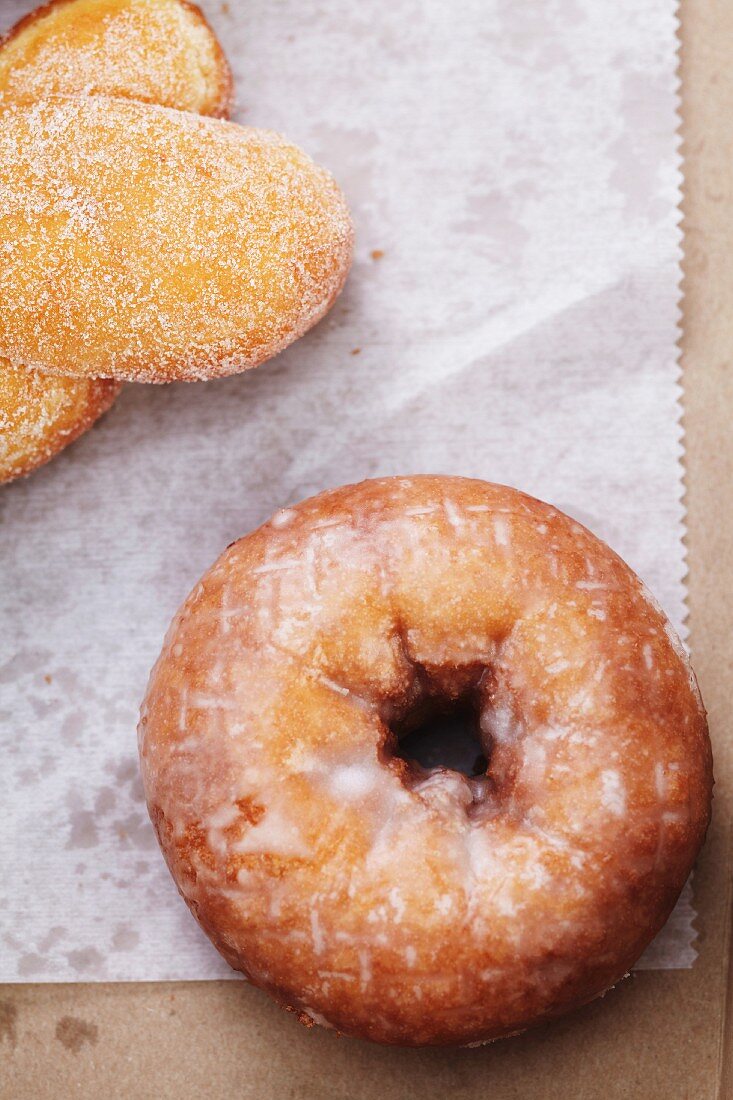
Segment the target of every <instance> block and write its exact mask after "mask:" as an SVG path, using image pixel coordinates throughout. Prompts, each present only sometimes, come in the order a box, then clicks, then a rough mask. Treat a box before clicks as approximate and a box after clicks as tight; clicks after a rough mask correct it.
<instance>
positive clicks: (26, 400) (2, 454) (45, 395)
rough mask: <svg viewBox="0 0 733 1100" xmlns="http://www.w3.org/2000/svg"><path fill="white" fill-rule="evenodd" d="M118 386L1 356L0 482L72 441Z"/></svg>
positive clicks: (104, 408) (45, 459)
mask: <svg viewBox="0 0 733 1100" xmlns="http://www.w3.org/2000/svg"><path fill="white" fill-rule="evenodd" d="M119 391H120V384H119V383H118V382H113V381H110V380H109V379H94V378H85V379H77V378H51V377H49V376H48V375H43V374H39V373H37V372H36V371H29V370H24V369H23V368H22V367H11V366H10V364H9V363H7V362H6V361H2V360H0V482H5V481H12V480H13V479H14V478H16V477H23V476H24V475H25V474H29V473H31V471H32V470H35V469H36V468H37V467H38V466H42V465H43V464H44V462H48V461H49V459H51V458H53V457H54V456H55V455H57V454H58V452H59V451H61V450H63V449H64V447H67V446H68V445H69V443H73V441H74V440H75V439H76V438H77V437H78V436H80V435H81V434H82V432H85V431H86V430H87V428H91V426H92V424H93V423H94V422H95V420H97V419H98V418H99V417H100V416H101V415H102V413H104V412H106V411H107V409H108V408H109V407H110V405H111V404H112V402H113V401H114V399H115V397H116V396H117V394H118V393H119Z"/></svg>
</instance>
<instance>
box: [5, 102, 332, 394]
mask: <svg viewBox="0 0 733 1100" xmlns="http://www.w3.org/2000/svg"><path fill="white" fill-rule="evenodd" d="M351 251H352V229H351V222H350V219H349V215H348V211H347V208H346V205H345V203H344V200H343V197H342V195H341V192H340V191H339V190H338V188H337V186H336V184H335V183H334V181H333V179H332V178H331V176H330V175H329V174H328V173H327V172H325V171H324V170H323V169H321V168H318V167H317V166H316V165H315V164H314V163H313V162H312V161H311V160H310V159H309V158H308V157H307V156H306V155H305V154H304V153H302V152H300V150H298V149H296V148H295V146H293V145H290V144H288V143H287V142H286V141H284V140H283V139H282V138H281V137H279V136H278V135H276V134H273V133H270V132H268V131H264V130H254V129H244V128H242V127H239V126H235V125H234V124H232V123H229V122H223V121H220V120H217V119H209V118H201V117H200V116H198V115H192V114H190V113H187V112H182V111H173V110H169V109H166V108H163V107H154V106H150V105H148V104H142V103H135V102H132V101H131V100H124V99H112V98H107V97H105V96H79V97H53V98H52V99H49V100H44V101H41V102H39V103H35V104H30V105H10V106H7V107H5V108H4V109H2V110H0V257H2V259H1V260H0V301H2V303H3V308H2V312H1V313H0V355H5V356H6V357H7V358H8V359H10V360H11V362H12V363H13V364H15V365H23V366H30V367H34V368H37V369H39V370H46V371H48V372H49V373H52V374H62V375H71V376H88V377H112V378H118V379H120V380H123V381H124V380H130V381H143V382H168V381H174V380H189V379H204V378H212V377H215V376H220V375H226V374H233V373H236V372H237V371H241V370H244V369H246V368H247V367H253V366H257V365H258V364H259V363H262V362H263V361H264V360H265V359H269V358H270V357H271V356H272V355H275V354H276V353H277V352H279V351H281V350H282V349H283V348H285V347H287V345H288V344H290V343H291V342H292V341H293V340H295V339H296V338H297V337H298V336H301V335H302V334H303V333H304V332H305V331H306V330H307V329H309V328H310V327H311V326H312V325H313V324H315V323H316V321H318V320H319V319H320V318H321V317H322V316H323V314H324V313H325V312H326V311H327V310H328V308H329V307H330V305H331V304H332V302H333V301H334V299H335V297H336V295H337V294H338V293H339V291H340V289H341V287H342V285H343V282H344V279H345V278H346V274H347V271H348V268H349V265H350V262H351Z"/></svg>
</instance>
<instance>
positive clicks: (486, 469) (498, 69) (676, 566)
mask: <svg viewBox="0 0 733 1100" xmlns="http://www.w3.org/2000/svg"><path fill="white" fill-rule="evenodd" d="M28 6H29V5H27V4H26V3H19V2H15V0H0V23H2V24H3V25H9V24H10V23H11V22H12V21H13V20H14V19H15V18H17V17H18V16H19V15H21V14H22V13H24V12H25V11H26V10H27V8H28ZM204 7H205V10H206V12H207V14H208V15H209V17H210V19H211V20H212V22H213V24H214V26H215V27H216V29H217V31H218V32H219V34H220V36H221V40H222V42H223V45H224V47H225V49H226V51H227V53H228V55H229V58H230V60H231V63H232V66H233V69H234V72H235V75H236V79H237V86H238V100H239V106H238V109H237V113H236V118H237V119H238V120H239V121H241V122H246V123H248V124H253V125H259V126H266V127H271V128H274V129H277V130H281V131H283V132H284V133H286V134H287V135H288V136H289V137H290V138H291V139H292V140H294V141H295V142H297V143H298V144H300V145H302V146H303V147H304V148H305V149H306V150H307V151H308V152H310V153H311V154H312V155H313V156H314V157H315V158H316V159H317V160H318V161H320V162H322V163H324V164H326V165H327V166H328V167H329V168H330V169H331V170H332V171H333V172H334V174H335V175H336V177H337V178H338V180H339V181H340V183H341V184H342V186H343V188H344V190H345V192H346V195H347V197H348V199H349V202H350V204H351V208H352V210H353V213H354V218H355V222H356V230H357V248H356V260H355V264H354V269H353V273H352V275H351V278H350V280H349V282H348V285H347V288H346V290H345V292H344V294H343V296H342V297H341V299H340V300H339V302H338V304H337V305H336V307H335V308H334V310H333V312H332V313H331V314H330V316H329V317H328V318H327V319H326V320H325V321H324V322H323V323H321V324H320V325H319V326H318V328H317V329H316V330H314V331H313V332H312V333H310V334H309V335H308V336H307V337H306V338H305V339H303V340H301V341H300V342H299V343H297V344H296V345H295V346H293V347H292V348H291V349H290V350H289V351H288V352H286V353H285V354H284V355H281V356H280V357H279V358H277V359H276V360H275V361H273V362H271V363H269V364H267V365H265V366H263V367H261V368H260V369H259V370H257V371H254V372H251V373H249V374H247V375H243V376H240V377H237V378H231V379H228V380H225V381H219V382H214V383H209V384H196V385H185V384H179V385H172V386H168V387H153V386H148V387H143V386H128V387H126V389H125V390H124V392H123V394H122V396H121V397H120V399H119V400H118V402H117V404H116V406H115V408H114V409H113V411H112V412H111V413H110V414H109V415H108V416H107V417H105V418H104V420H103V421H102V422H101V423H100V424H99V425H98V426H97V427H96V428H95V429H94V430H93V431H92V432H90V433H89V434H88V435H87V436H85V437H84V438H83V439H82V440H81V441H79V442H78V443H76V444H75V445H74V446H73V447H72V448H70V449H69V450H68V451H67V452H66V453H65V454H64V455H63V456H62V457H60V458H59V459H57V460H56V461H55V462H53V463H52V464H50V465H49V466H47V467H46V468H45V469H44V470H42V471H41V472H39V473H36V474H34V475H33V476H32V477H31V478H29V479H28V480H27V481H23V482H22V483H17V484H13V485H11V486H9V487H6V488H4V489H2V490H0V500H1V503H0V507H1V509H2V527H1V529H0V543H1V549H0V586H1V588H0V593H1V595H0V598H1V601H2V607H1V610H0V651H1V652H0V709H1V711H2V715H1V718H0V721H1V723H2V726H1V733H0V736H1V737H2V751H3V766H2V769H1V770H0V800H1V802H2V810H3V812H2V815H1V816H0V868H1V869H2V874H1V875H0V979H3V980H9V981H62V980H63V981H68V980H98V979H108V980H112V979H116V980H137V979H147V980H151V979H173V978H176V979H178V978H189V979H190V978H212V977H216V976H227V975H230V974H231V971H229V969H228V967H227V966H226V964H225V963H223V962H222V961H221V960H220V959H219V957H218V955H217V954H216V953H215V951H214V950H213V948H211V947H210V946H209V944H208V942H207V941H206V940H205V938H204V937H203V934H202V933H200V932H199V930H198V928H197V926H196V925H195V923H194V921H193V919H192V918H191V917H190V915H189V913H188V911H187V909H186V907H185V906H184V904H183V903H182V902H181V900H180V899H179V898H178V896H177V894H176V890H175V888H174V886H173V883H172V881H171V880H170V878H169V875H168V872H167V870H166V868H165V866H164V864H163V860H162V858H161V856H160V854H159V852H158V849H157V846H156V842H155V839H154V836H153V831H152V828H151V826H150V824H149V822H148V818H147V814H146V810H145V806H144V803H143V798H142V791H141V787H140V780H139V777H138V769H137V755H136V737H135V726H136V720H137V709H138V705H139V703H140V700H141V698H142V695H143V693H144V690H145V684H146V680H147V676H148V672H149V669H150V667H151V665H152V663H153V661H154V659H155V657H156V656H157V653H158V651H159V648H160V644H161V641H162V637H163V634H164V631H165V629H166V627H167V625H168V623H169V620H170V618H171V617H172V615H173V613H174V611H175V609H176V607H177V605H178V604H179V603H180V602H181V601H182V599H183V597H184V596H185V595H186V594H187V592H188V591H189V589H190V588H191V587H192V586H193V584H194V582H195V581H196V579H197V578H198V576H199V575H200V574H201V573H202V572H203V571H204V570H205V569H206V568H207V567H208V566H209V565H210V563H211V562H212V561H213V559H214V558H215V557H216V556H217V555H218V554H219V552H220V551H221V550H222V549H223V548H224V547H225V546H226V545H227V543H229V542H231V541H232V540H233V539H235V538H237V537H238V536H240V535H242V534H243V533H245V532H246V531H248V530H250V529H251V528H253V527H254V526H256V525H257V524H259V523H260V522H262V521H263V520H264V519H266V518H267V517H268V515H269V514H270V513H271V512H272V511H274V510H275V509H276V508H278V507H280V506H282V505H286V504H288V503H290V502H292V501H296V500H298V499H300V498H302V497H304V496H307V495H309V494H311V493H314V492H317V491H319V490H321V489H323V488H325V487H328V486H333V485H337V484H340V483H344V482H347V481H351V480H359V479H361V478H364V477H370V476H375V475H383V474H397V473H412V472H421V471H432V472H445V473H460V474H469V475H472V476H477V477H483V478H487V479H490V480H494V481H500V482H506V483H509V484H512V485H515V486H518V487H520V488H522V489H524V490H526V491H528V492H530V493H532V494H534V495H536V496H539V497H542V498H545V499H547V500H549V501H552V502H553V503H555V504H556V505H558V506H559V507H561V508H563V509H565V510H566V511H568V512H569V513H571V514H572V515H573V516H575V517H576V518H578V519H579V520H581V521H582V522H583V523H585V524H587V525H588V526H589V527H591V528H592V529H593V530H594V531H595V532H596V533H597V534H598V535H600V536H602V537H603V538H605V539H606V540H607V541H608V542H609V543H610V544H611V545H612V546H613V547H614V548H615V549H616V550H617V551H618V552H619V553H620V554H621V555H622V556H623V557H624V558H626V560H627V561H628V562H629V563H630V564H631V565H632V566H633V567H634V568H635V569H636V570H637V571H638V572H639V573H640V574H641V576H642V577H643V578H644V580H645V581H646V582H647V583H648V584H649V586H650V587H651V588H652V590H653V591H654V592H655V594H656V595H657V597H658V598H659V600H660V601H661V603H662V604H663V605H664V607H665V608H666V610H667V611H668V613H669V615H670V616H671V618H672V620H673V621H674V622H675V623H676V624H677V626H678V627H680V628H681V629H682V630H683V631H684V625H683V624H684V618H685V603H684V598H685V589H684V574H685V562H684V547H683V536H684V509H683V505H682V503H681V497H682V489H683V486H682V468H681V457H682V442H681V437H682V432H681V428H680V424H679V418H680V406H679V397H680V387H679V384H678V378H679V368H678V354H677V348H676V341H677V339H678V336H679V329H678V322H679V309H678V300H679V290H678V283H679V278H680V272H679V259H680V231H679V228H678V223H679V212H678V209H677V204H678V202H679V197H680V196H679V190H678V188H679V184H680V160H679V155H678V151H677V150H678V138H677V136H676V130H677V126H678V117H677V114H676V109H677V91H678V81H677V77H676V65H677V57H676V49H677V45H678V43H677V39H676V29H677V23H676V18H675V4H674V3H673V0H645V3H643V4H640V3H639V2H638V0H522V2H521V3H517V2H516V0H465V2H464V3H462V4H455V3H452V2H451V0H372V2H371V3H363V2H357V0H328V2H327V3H324V2H323V0H318V2H316V0H279V2H274V0H248V2H247V3H246V4H245V3H241V4H240V3H229V4H228V5H224V4H219V3H210V4H204ZM0 308H2V306H1V303H0ZM693 918H694V909H693V908H692V904H691V892H690V891H689V889H688V891H687V892H686V895H685V898H684V900H683V902H682V903H681V905H680V907H678V910H677V912H676V914H675V916H674V917H673V919H672V921H670V923H669V925H668V927H667V929H665V931H664V932H662V934H661V935H660V937H659V938H658V940H657V942H656V943H655V944H654V945H653V946H652V947H651V948H650V949H649V951H648V952H647V955H646V956H645V959H644V961H643V965H646V966H664V967H680V966H689V965H691V964H692V962H693V960H694V958H695V948H694V939H695V933H694V929H693V924H692V922H693Z"/></svg>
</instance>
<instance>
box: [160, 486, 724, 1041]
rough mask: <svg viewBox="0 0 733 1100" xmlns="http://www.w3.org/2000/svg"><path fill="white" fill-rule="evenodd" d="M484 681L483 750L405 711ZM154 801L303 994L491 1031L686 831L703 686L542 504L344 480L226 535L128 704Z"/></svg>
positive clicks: (666, 892) (631, 940)
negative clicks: (477, 757) (416, 729)
mask: <svg viewBox="0 0 733 1100" xmlns="http://www.w3.org/2000/svg"><path fill="white" fill-rule="evenodd" d="M466 694H468V696H469V697H470V698H471V699H472V700H473V702H474V705H475V706H476V708H477V711H478V714H479V716H480V723H481V729H482V732H483V735H484V738H485V743H484V751H485V754H486V756H487V758H488V759H489V769H488V773H487V775H485V776H483V777H480V778H478V779H471V780H469V779H467V778H466V777H463V776H459V775H457V773H454V772H449V771H446V770H438V771H436V772H434V773H431V774H426V773H424V772H419V771H418V772H416V771H415V770H414V769H413V768H410V767H409V766H408V765H407V764H406V763H405V762H404V761H403V760H401V759H400V758H399V756H397V755H395V753H394V745H393V740H392V735H391V733H390V727H391V728H394V726H395V724H399V723H400V722H401V721H403V720H404V718H405V716H406V715H410V714H412V713H414V708H416V707H417V706H421V705H424V704H425V703H426V702H428V701H429V700H430V699H433V698H435V697H438V698H440V699H443V700H450V699H456V698H462V697H464V696H465V695H466ZM140 750H141V767H142V775H143V781H144V786H145V791H146V797H147V800H148V805H149V808H150V812H151V817H152V820H153V822H154V825H155V829H156V832H157V835H158V838H159V840H160V844H161V846H162V849H163V852H164V855H165V858H166V860H167V862H168V865H169V867H170V869H171V872H172V874H173V876H174V879H175V880H176V882H177V884H178V887H179V890H180V891H181V893H182V894H183V896H184V898H185V899H186V901H187V903H188V904H189V906H190V908H191V910H192V912H193V913H194V915H195V916H196V919H197V920H198V921H199V923H200V924H201V926H202V928H203V929H204V930H205V931H206V933H207V934H208V935H209V936H210V938H211V939H212V941H213V942H214V944H215V946H216V947H217V948H218V950H219V951H220V952H221V953H222V954H223V955H224V957H225V958H226V959H227V960H228V961H229V962H230V963H231V965H232V966H233V967H235V969H238V970H241V971H242V972H243V973H245V974H246V975H248V977H249V978H250V979H251V980H252V981H253V982H254V983H255V984H256V985H258V986H260V987H261V988H262V989H264V990H266V991H267V992H268V993H270V994H271V995H272V996H273V997H274V998H275V999H276V1000H277V1001H278V1002H279V1003H280V1004H282V1005H283V1006H284V1007H286V1008H289V1009H291V1010H292V1011H294V1012H296V1013H297V1014H298V1015H299V1018H301V1019H305V1020H306V1021H307V1022H316V1023H320V1024H322V1025H324V1026H331V1027H333V1028H335V1029H336V1030H338V1031H341V1032H344V1033H347V1034H350V1035H354V1036H357V1037H361V1038H368V1039H372V1040H375V1041H378V1042H383V1043H396V1044H403V1045H423V1044H438V1045H442V1044H460V1045H465V1044H470V1043H478V1042H482V1041H486V1040H490V1039H494V1038H499V1037H501V1036H504V1035H507V1034H510V1033H514V1032H516V1031H519V1030H523V1029H525V1028H527V1027H529V1026H532V1025H534V1024H536V1023H538V1022H540V1021H541V1020H543V1019H547V1018H550V1017H552V1016H556V1015H558V1014H559V1013H561V1012H564V1011H567V1010H568V1009H571V1008H573V1007H576V1006H578V1005H581V1004H583V1003H585V1002H586V1001H588V1000H591V999H592V998H594V997H596V996H599V995H600V994H602V993H603V992H604V991H605V990H607V989H608V988H609V987H610V986H612V985H614V984H616V983H617V982H618V981H619V980H620V979H621V978H622V977H623V976H624V975H625V974H626V973H627V972H628V970H629V969H630V968H631V967H632V965H633V964H634V962H635V961H636V959H637V958H638V956H639V955H640V954H641V952H642V950H643V949H644V947H645V946H646V945H647V944H648V942H649V941H650V940H651V939H652V937H653V936H654V935H655V934H656V932H657V931H658V930H659V929H660V927H661V926H662V925H663V923H664V922H665V920H666V919H667V917H668V915H669V913H670V911H671V909H672V907H673V906H674V904H675V901H676V899H677V897H678V895H679V892H680V890H681V888H682V886H683V884H684V882H685V881H686V879H687V877H688V875H689V872H690V869H691V867H692V864H693V861H694V859H695V856H696V854H697V852H698V849H699V847H700V845H701V844H702V841H703V838H704V835H705V831H706V828H707V824H708V821H709V816H710V800H711V788H712V769H711V755H710V742H709V738H708V733H707V723H706V719H705V712H704V708H703V706H702V702H701V699H700V696H699V692H698V690H697V685H696V683H695V680H694V676H693V674H692V672H691V669H690V666H689V663H688V660H687V657H686V655H685V653H684V651H683V649H682V648H681V646H680V643H679V640H678V639H677V637H676V635H675V633H674V631H673V630H672V628H671V627H670V625H669V623H668V622H667V620H666V619H665V617H664V615H663V613H662V612H661V610H660V609H659V607H658V606H657V605H656V604H655V602H654V601H653V599H652V598H651V597H650V595H649V593H648V592H647V591H646V589H645V588H644V586H643V585H642V584H641V582H640V581H639V580H638V578H637V577H635V576H634V574H633V573H632V572H631V570H630V569H629V568H628V566H626V565H625V564H624V563H623V562H622V561H621V560H620V559H619V558H618V557H617V556H616V555H615V554H614V553H613V552H612V551H611V550H609V548H608V547H607V546H605V545H604V544H603V543H601V542H600V541H599V540H598V539H596V538H595V537H594V536H593V535H591V534H590V532H588V531H587V530H585V529H584V528H583V527H581V526H580V525H579V524H577V523H575V522H574V521H573V520H571V519H569V518H568V517H567V516H564V515H563V514H562V513H560V512H558V511H557V510H556V509H554V508H552V507H550V506H548V505H545V504H542V503H541V502H540V501H537V500H533V499H532V498H530V497H527V496H525V495H524V494H521V493H518V492H516V491H515V490H512V489H508V488H506V487H503V486H497V485H489V484H486V483H483V482H479V481H472V480H468V479H461V478H450V477H442V478H441V477H412V478H386V479H382V480H379V481H372V482H365V483H362V484H361V485H356V486H346V487H344V488H342V489H337V490H334V491H331V492H328V493H324V494H322V495H321V496H319V497H315V498H312V499H311V500H308V501H304V502H303V503H302V504H300V505H297V506H294V507H292V508H286V509H283V510H282V511H281V512H279V513H277V514H276V515H275V516H273V518H272V519H271V520H270V521H269V523H267V524H265V525H264V526H263V527H262V528H260V529H259V530H257V531H255V532H253V533H252V534H250V535H248V536H247V537H246V538H244V539H242V540H240V541H239V542H237V543H235V544H234V545H232V546H231V547H230V548H229V549H228V550H227V551H226V553H225V554H224V555H223V556H222V557H221V558H220V559H219V561H218V562H216V563H215V565H214V566H213V567H212V569H210V570H209V572H208V573H207V574H206V575H205V577H204V578H203V579H202V581H201V582H200V583H199V584H198V585H197V586H196V588H195V589H194V591H193V592H192V593H191V595H190V596H189V598H188V600H187V601H186V602H185V604H184V605H183V607H182V609H181V611H180V612H179V614H178V616H177V617H176V619H175V621H174V623H173V625H172V627H171V629H170V631H169V633H168V636H167V638H166V642H165V645H164V649H163V652H162V654H161V657H160V659H159V661H158V663H157V665H156V667H155V669H154V670H153V673H152V675H151V680H150V685H149V689H148V694H147V697H146V700H145V704H144V706H143V710H142V714H141V724H140Z"/></svg>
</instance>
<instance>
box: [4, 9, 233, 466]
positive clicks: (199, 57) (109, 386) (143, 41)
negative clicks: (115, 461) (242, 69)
mask: <svg viewBox="0 0 733 1100" xmlns="http://www.w3.org/2000/svg"><path fill="white" fill-rule="evenodd" d="M231 90H232V82H231V75H230V71H229V66H228V65H227V62H226V59H225V57H224V55H223V53H222V51H221V48H220V46H219V44H218V42H217V41H216V38H215V37H214V35H213V33H212V31H211V29H210V28H209V26H208V25H207V23H206V21H205V19H204V18H203V16H202V15H201V13H200V12H199V11H198V9H197V8H195V7H194V6H193V5H191V4H187V3H182V2H181V0H54V2H53V3H51V4H47V5H45V6H44V7H42V8H39V9H37V10H36V11H34V12H31V14H30V15H27V16H26V17H25V18H24V19H22V20H21V21H20V23H18V24H17V25H16V26H15V27H14V28H13V29H12V30H11V31H10V32H8V34H7V35H6V36H5V37H4V38H3V39H2V42H0V99H2V98H4V99H5V100H6V101H9V100H10V99H13V100H29V99H37V98H39V97H41V96H45V95H48V94H49V93H52V92H60V91H64V92H70V93H77V92H79V93H83V92H96V93H99V92H108V93H109V94H112V95H122V96H127V97H130V98H137V99H144V100H148V101H149V102H153V103H160V104H164V105H167V106H172V107H179V108H181V109H186V108H188V109H190V110H198V111H201V112H202V113H205V114H212V115H226V114H227V112H228V108H229V103H230V99H231ZM1 309H2V307H1V306H0V310H1ZM119 389H120V387H119V385H118V384H117V383H115V382H113V381H95V380H93V379H89V378H82V379H74V378H60V377H55V376H52V375H48V374H43V375H41V374H39V373H38V372H36V371H31V370H27V369H25V368H22V367H17V368H16V367H12V366H11V365H10V363H9V362H8V361H7V360H5V359H0V481H11V480H12V479H13V478H16V477H20V476H22V475H24V474H28V473H30V472H31V471H32V470H34V469H36V468H37V467H38V466H40V465H42V464H43V463H45V462H47V461H48V460H49V459H51V458H53V457H54V456H55V455H56V454H58V452H59V451H60V450H62V449H63V448H64V447H65V446H67V444H69V443H71V442H73V441H74V440H75V439H76V438H77V437H78V436H79V435H81V434H82V432H84V431H86V430H87V428H89V427H90V426H91V425H92V424H93V423H94V421H95V420H96V419H97V417H98V416H100V415H101V414H102V413H103V412H104V411H105V410H106V409H108V408H109V406H110V405H111V404H112V402H113V400H114V398H115V396H116V394H117V393H118V392H119Z"/></svg>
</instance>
